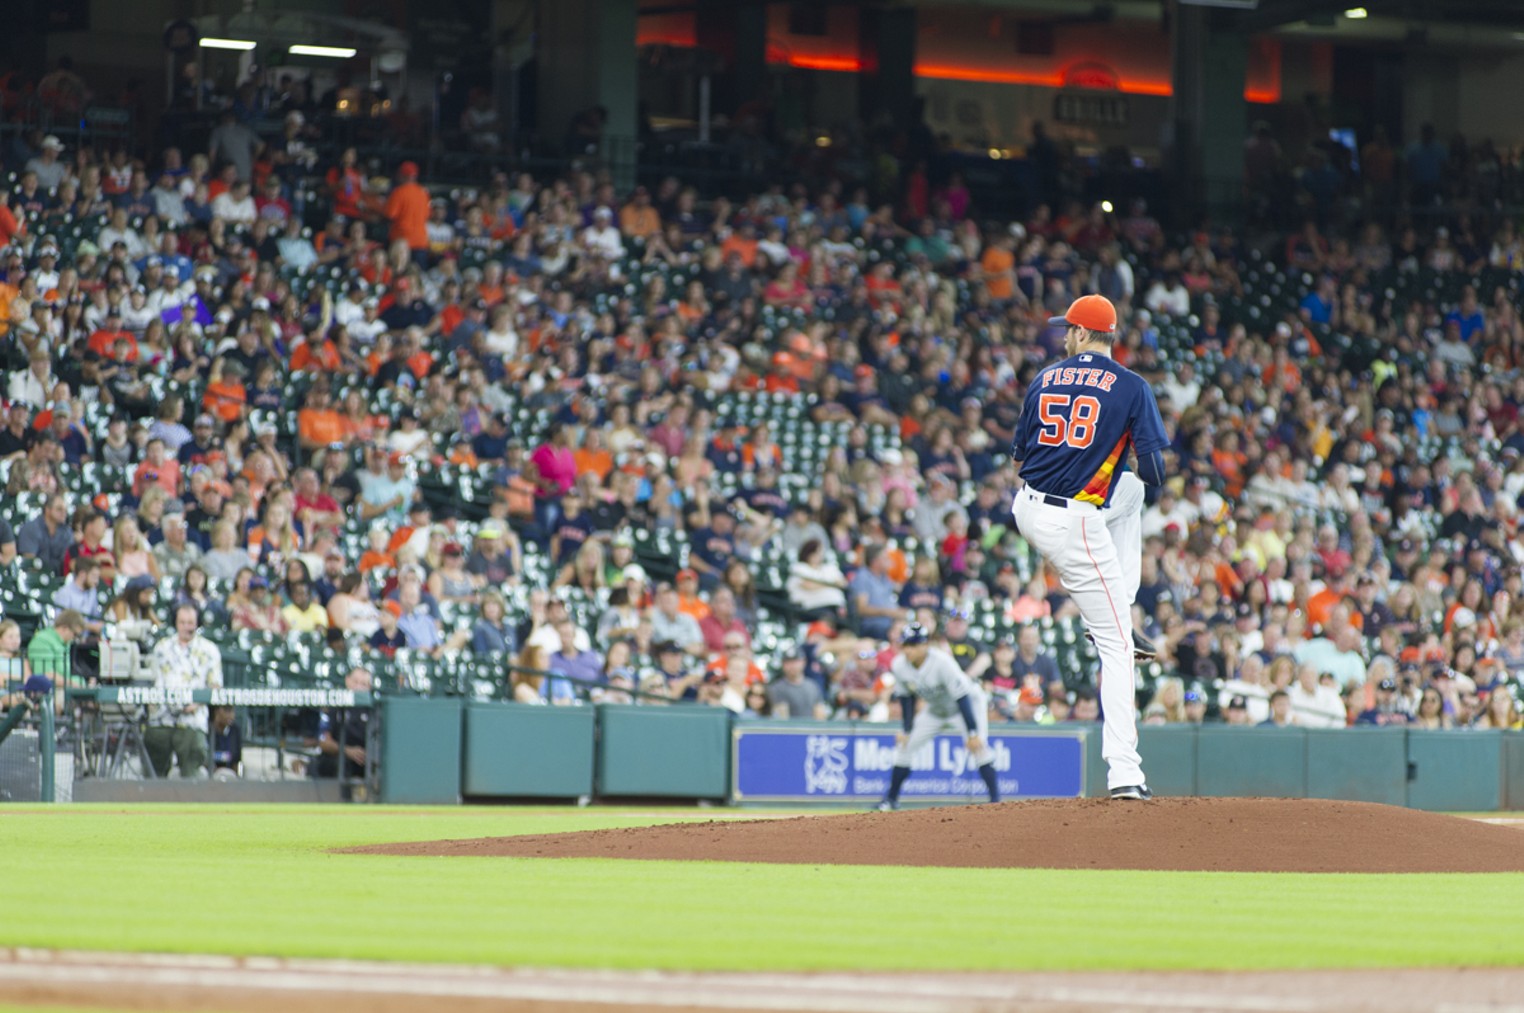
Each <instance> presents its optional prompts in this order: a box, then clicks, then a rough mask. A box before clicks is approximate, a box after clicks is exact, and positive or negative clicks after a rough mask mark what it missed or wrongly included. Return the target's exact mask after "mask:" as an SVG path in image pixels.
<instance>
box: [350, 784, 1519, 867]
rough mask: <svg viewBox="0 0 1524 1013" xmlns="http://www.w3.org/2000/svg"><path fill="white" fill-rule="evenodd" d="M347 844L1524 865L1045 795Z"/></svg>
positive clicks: (1212, 809)
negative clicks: (562, 831) (928, 805)
mask: <svg viewBox="0 0 1524 1013" xmlns="http://www.w3.org/2000/svg"><path fill="white" fill-rule="evenodd" d="M343 850H344V853H347V854H369V855H431V856H448V855H466V856H476V857H483V856H510V857H518V858H640V859H668V860H678V861H694V860H697V861H715V862H790V863H802V864H811V865H939V866H949V867H961V868H986V869H991V868H1041V869H1165V870H1171V869H1173V870H1200V871H1208V872H1521V871H1524V836H1521V834H1520V831H1519V830H1517V829H1514V828H1512V827H1503V826H1492V825H1489V824H1486V823H1478V822H1475V821H1473V820H1466V819H1457V818H1455V817H1453V816H1441V815H1437V814H1435V813H1426V812H1418V811H1416V810H1412V809H1400V808H1396V807H1393V806H1383V805H1371V804H1369V803H1364V802H1329V801H1316V800H1304V799H1260V798H1171V799H1156V800H1155V801H1153V802H1148V803H1139V802H1114V801H1111V800H1109V799H1049V800H1042V801H1034V802H1006V803H1002V804H1000V805H977V806H957V807H946V808H936V809H918V810H908V811H902V812H896V813H848V814H843V815H833V816H801V817H798V818H793V819H771V820H724V821H718V820H714V821H706V822H703V823H674V824H665V825H662V826H654V827H636V828H629V829H620V830H586V831H580V832H576V833H566V834H539V835H534V836H528V837H487V838H479V839H475V840H455V841H449V840H447V841H421V842H417V843H406V844H384V845H371V846H367V847H363V848H346V849H343Z"/></svg>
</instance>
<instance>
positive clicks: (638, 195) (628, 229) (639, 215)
mask: <svg viewBox="0 0 1524 1013" xmlns="http://www.w3.org/2000/svg"><path fill="white" fill-rule="evenodd" d="M619 231H620V232H623V233H624V235H625V238H627V239H649V238H650V237H652V236H654V235H656V234H657V233H658V232H660V231H661V215H659V214H657V212H656V209H655V208H654V207H652V206H651V195H650V193H648V192H647V190H646V188H645V187H643V186H637V187H636V188H635V194H634V196H632V197H631V198H630V202H629V203H628V204H626V205H625V206H624V207H622V208H620V209H619Z"/></svg>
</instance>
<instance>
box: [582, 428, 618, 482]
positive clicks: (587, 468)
mask: <svg viewBox="0 0 1524 1013" xmlns="http://www.w3.org/2000/svg"><path fill="white" fill-rule="evenodd" d="M572 460H574V461H576V462H577V474H578V475H586V474H587V473H588V472H592V473H593V474H594V475H597V476H598V481H599V482H606V481H608V477H609V472H611V471H613V470H614V455H613V454H611V453H609V451H608V448H607V447H605V446H604V445H603V433H601V432H600V431H598V430H597V429H591V428H590V429H588V431H587V434H586V435H585V436H583V438H582V446H581V447H580V448H578V449H577V450H575V451H573V452H572Z"/></svg>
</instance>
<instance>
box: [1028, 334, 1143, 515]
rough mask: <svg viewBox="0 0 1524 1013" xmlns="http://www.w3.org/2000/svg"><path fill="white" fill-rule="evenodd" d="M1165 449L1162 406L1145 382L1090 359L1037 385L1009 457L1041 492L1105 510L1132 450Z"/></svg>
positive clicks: (1059, 368) (1071, 361) (1048, 372)
mask: <svg viewBox="0 0 1524 1013" xmlns="http://www.w3.org/2000/svg"><path fill="white" fill-rule="evenodd" d="M1167 446H1169V439H1168V438H1167V437H1166V436H1165V435H1164V420H1163V419H1161V418H1160V417H1159V405H1158V403H1157V402H1156V401H1155V400H1154V392H1153V390H1151V389H1150V388H1149V386H1148V384H1147V383H1145V382H1144V381H1143V378H1142V377H1140V376H1139V375H1138V374H1136V373H1134V372H1133V371H1132V370H1130V369H1128V368H1127V367H1125V366H1121V365H1118V364H1117V363H1116V362H1115V361H1113V360H1112V359H1110V358H1109V357H1107V356H1104V355H1095V354H1093V353H1090V352H1084V353H1082V354H1080V355H1075V356H1071V357H1070V358H1067V359H1065V360H1064V361H1062V362H1058V363H1055V364H1053V365H1051V366H1049V367H1048V368H1047V369H1044V370H1043V371H1042V372H1040V373H1038V374H1037V376H1036V377H1035V378H1033V380H1032V385H1031V386H1030V387H1028V388H1027V396H1026V400H1025V401H1023V402H1022V405H1021V421H1019V422H1018V423H1016V440H1015V442H1014V443H1012V445H1011V457H1013V458H1014V459H1015V460H1017V461H1020V462H1021V477H1022V479H1024V480H1025V481H1026V483H1027V484H1028V485H1029V486H1031V487H1032V488H1033V489H1036V490H1037V491H1038V492H1044V493H1047V494H1049V495H1051V496H1063V497H1066V498H1068V499H1077V500H1080V501H1082V502H1085V503H1094V504H1095V505H1097V506H1105V505H1106V503H1107V502H1109V501H1110V499H1111V490H1112V489H1113V488H1115V487H1116V477H1117V475H1118V474H1120V473H1121V472H1122V471H1124V470H1125V469H1126V467H1127V451H1128V448H1129V447H1135V448H1136V449H1137V452H1138V455H1139V456H1140V457H1142V456H1145V455H1148V454H1151V453H1153V452H1154V451H1157V450H1163V449H1164V448H1165V447H1167Z"/></svg>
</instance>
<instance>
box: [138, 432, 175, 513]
mask: <svg viewBox="0 0 1524 1013" xmlns="http://www.w3.org/2000/svg"><path fill="white" fill-rule="evenodd" d="M144 453H145V456H144V458H143V463H142V464H139V465H138V468H137V471H135V472H133V475H132V494H133V495H134V496H137V497H138V498H139V499H141V498H142V496H143V490H144V489H146V488H148V487H149V486H151V485H156V486H158V487H159V488H161V489H163V490H164V491H165V492H167V493H168V494H169V495H170V497H171V498H177V497H178V496H179V495H180V462H179V461H176V460H175V459H174V458H172V457H169V456H168V454H167V453H166V452H165V450H164V441H163V440H161V439H159V438H158V437H154V438H153V439H151V440H149V441H148V446H147V448H145V451H144Z"/></svg>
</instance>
